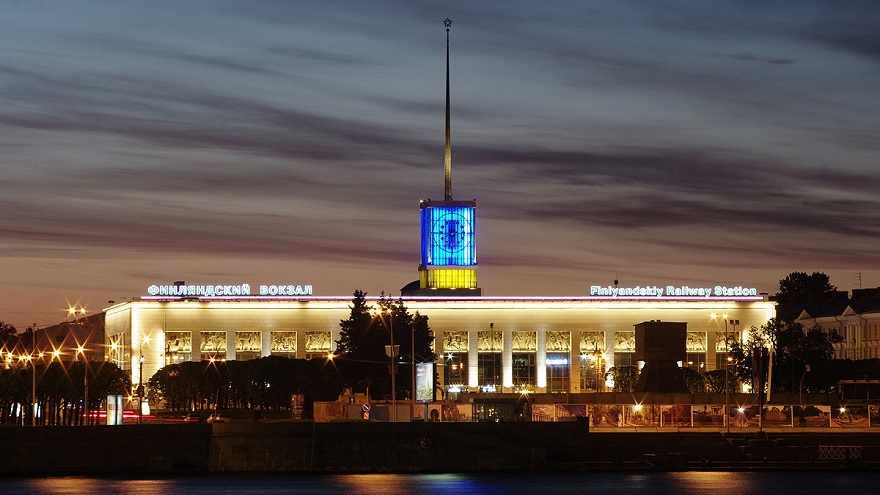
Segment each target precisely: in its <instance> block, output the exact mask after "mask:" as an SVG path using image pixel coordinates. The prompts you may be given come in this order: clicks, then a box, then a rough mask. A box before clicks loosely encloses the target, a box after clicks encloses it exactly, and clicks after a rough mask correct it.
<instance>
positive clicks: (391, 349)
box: [376, 308, 400, 421]
mask: <svg viewBox="0 0 880 495" xmlns="http://www.w3.org/2000/svg"><path fill="white" fill-rule="evenodd" d="M376 313H377V316H378V317H379V320H380V321H381V322H382V323H383V324H384V323H385V319H384V318H383V317H382V315H384V314H386V313H387V314H388V315H390V318H389V322H388V332H389V333H390V334H391V345H386V346H385V354H387V355H388V357H390V358H391V365H390V367H389V369H388V372H389V373H391V410H392V411H393V413H392V414H393V416H394V421H397V380H396V379H395V376H396V375H397V369H396V368H395V364H396V363H395V361H396V357H397V350H398V349H399V348H400V346H399V345H398V346H395V345H394V311H393V310H392V309H391V308H380V309H378V310H377V311H376Z"/></svg>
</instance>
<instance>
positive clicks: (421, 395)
mask: <svg viewBox="0 0 880 495" xmlns="http://www.w3.org/2000/svg"><path fill="white" fill-rule="evenodd" d="M433 401H434V363H416V402H433Z"/></svg>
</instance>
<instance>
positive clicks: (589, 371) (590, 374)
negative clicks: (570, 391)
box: [580, 354, 605, 392]
mask: <svg viewBox="0 0 880 495" xmlns="http://www.w3.org/2000/svg"><path fill="white" fill-rule="evenodd" d="M580 378H581V390H583V391H586V392H601V391H602V384H603V383H604V382H605V362H604V361H603V360H596V359H591V356H590V355H586V354H581V377H580Z"/></svg>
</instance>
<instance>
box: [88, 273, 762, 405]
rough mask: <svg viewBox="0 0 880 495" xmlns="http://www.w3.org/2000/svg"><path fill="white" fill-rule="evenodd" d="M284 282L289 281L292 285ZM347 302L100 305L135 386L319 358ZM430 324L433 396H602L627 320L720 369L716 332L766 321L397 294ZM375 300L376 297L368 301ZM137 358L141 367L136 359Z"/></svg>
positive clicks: (178, 300) (651, 305)
mask: <svg viewBox="0 0 880 495" xmlns="http://www.w3.org/2000/svg"><path fill="white" fill-rule="evenodd" d="M291 287H292V286H291ZM351 299H352V298H351V297H327V298H322V297H314V296H300V297H297V296H259V295H258V296H216V295H214V296H197V297H193V296H159V295H157V296H145V297H142V298H140V299H136V300H133V301H128V302H122V303H118V304H115V305H113V306H111V307H110V308H107V310H106V316H105V332H106V342H105V344H106V348H107V349H108V351H107V352H108V356H109V359H110V360H112V361H114V362H115V363H117V364H118V365H119V366H121V367H122V368H123V369H126V370H129V371H130V372H131V373H132V383H133V384H135V385H137V384H138V383H141V371H142V372H143V378H144V382H146V380H148V379H149V377H150V376H152V374H153V373H155V372H156V371H157V370H158V369H159V368H161V367H163V366H165V365H166V364H172V363H177V362H181V361H204V360H212V359H213V360H224V359H225V360H248V359H256V358H259V357H263V356H269V355H280V356H286V357H291V358H294V357H295V358H321V359H324V358H326V357H327V356H328V354H329V353H331V352H332V351H334V350H335V348H336V344H335V341H336V340H338V339H339V329H340V327H339V322H340V321H342V320H345V319H347V318H348V316H349V315H350V309H349V307H350V304H351ZM403 301H404V303H405V305H406V306H407V308H408V309H409V311H410V312H412V313H415V312H419V313H420V314H422V315H425V316H427V317H428V318H429V320H428V322H429V325H430V327H431V330H432V331H433V333H434V337H435V338H434V352H435V354H437V356H438V358H437V361H436V364H437V370H438V371H437V374H438V377H437V378H438V381H439V383H440V394H443V393H444V392H448V391H459V390H462V391H480V390H483V391H489V392H491V391H495V392H514V391H520V390H529V391H533V392H538V393H541V392H547V393H554V392H568V393H577V392H589V391H602V390H604V389H605V387H606V384H605V383H603V377H604V372H605V370H607V369H608V368H610V367H612V366H615V365H628V364H637V363H636V362H635V360H634V358H633V356H634V351H635V331H634V325H636V324H638V323H641V322H644V321H649V320H661V321H676V322H684V323H686V324H687V362H686V363H682V365H683V366H690V367H693V368H695V369H697V370H700V371H707V370H712V369H719V368H723V366H724V362H725V361H726V350H727V349H726V344H725V342H726V341H725V338H724V336H725V332H726V333H727V335H728V336H729V337H730V338H731V339H740V338H742V335H743V333H744V331H747V330H748V329H749V328H750V327H752V326H756V327H757V326H760V325H763V324H764V323H766V322H767V320H768V319H770V318H772V317H773V315H774V303H772V302H769V301H765V300H763V298H762V297H760V296H741V297H727V296H722V297H715V296H709V297H705V296H704V297H682V296H671V297H664V296H661V297H658V296H626V295H624V296H620V295H618V296H593V297H555V298H554V297H545V298H513V297H511V298H489V297H480V298H438V297H433V298H431V297H404V298H403ZM368 302H372V303H375V302H376V300H375V299H368ZM141 358H143V361H142V362H141Z"/></svg>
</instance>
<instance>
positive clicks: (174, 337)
mask: <svg viewBox="0 0 880 495" xmlns="http://www.w3.org/2000/svg"><path fill="white" fill-rule="evenodd" d="M175 352H180V353H187V352H192V332H165V353H166V354H172V353H175Z"/></svg>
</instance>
